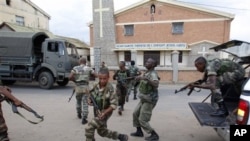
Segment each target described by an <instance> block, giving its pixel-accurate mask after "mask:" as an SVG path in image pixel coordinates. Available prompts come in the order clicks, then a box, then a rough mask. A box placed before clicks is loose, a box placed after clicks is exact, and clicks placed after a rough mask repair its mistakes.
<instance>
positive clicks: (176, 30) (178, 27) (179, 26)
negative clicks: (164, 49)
mask: <svg viewBox="0 0 250 141" xmlns="http://www.w3.org/2000/svg"><path fill="white" fill-rule="evenodd" d="M183 25H184V23H183V22H176V23H172V33H173V34H183V32H184V30H183Z"/></svg>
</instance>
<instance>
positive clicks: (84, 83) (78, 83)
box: [76, 81, 89, 85]
mask: <svg viewBox="0 0 250 141" xmlns="http://www.w3.org/2000/svg"><path fill="white" fill-rule="evenodd" d="M88 84H89V82H86V81H83V82H76V85H88Z"/></svg>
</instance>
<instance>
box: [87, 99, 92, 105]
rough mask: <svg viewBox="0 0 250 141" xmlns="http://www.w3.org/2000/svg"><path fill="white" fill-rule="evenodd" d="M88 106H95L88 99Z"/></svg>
mask: <svg viewBox="0 0 250 141" xmlns="http://www.w3.org/2000/svg"><path fill="white" fill-rule="evenodd" d="M88 105H90V106H93V102H92V101H91V99H90V98H88Z"/></svg>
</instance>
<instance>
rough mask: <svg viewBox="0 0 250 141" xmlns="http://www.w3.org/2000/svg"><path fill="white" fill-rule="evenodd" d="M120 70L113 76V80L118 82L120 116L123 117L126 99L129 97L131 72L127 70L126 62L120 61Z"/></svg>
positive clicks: (117, 92)
mask: <svg viewBox="0 0 250 141" xmlns="http://www.w3.org/2000/svg"><path fill="white" fill-rule="evenodd" d="M119 68H120V69H119V70H117V71H116V72H115V74H114V75H113V80H117V84H116V94H117V95H118V106H119V109H118V114H119V115H122V111H123V110H124V104H125V99H126V95H127V89H128V80H127V78H128V77H129V75H130V73H129V70H128V69H126V68H125V62H124V61H120V63H119Z"/></svg>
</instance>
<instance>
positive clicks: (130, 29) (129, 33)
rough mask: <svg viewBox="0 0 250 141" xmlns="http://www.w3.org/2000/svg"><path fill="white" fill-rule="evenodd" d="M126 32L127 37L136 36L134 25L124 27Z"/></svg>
mask: <svg viewBox="0 0 250 141" xmlns="http://www.w3.org/2000/svg"><path fill="white" fill-rule="evenodd" d="M124 32H125V33H124V35H125V36H132V35H134V25H124Z"/></svg>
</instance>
